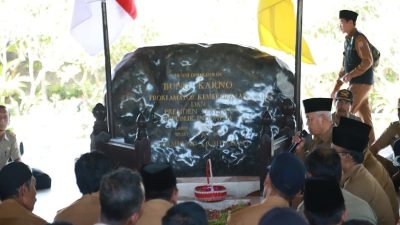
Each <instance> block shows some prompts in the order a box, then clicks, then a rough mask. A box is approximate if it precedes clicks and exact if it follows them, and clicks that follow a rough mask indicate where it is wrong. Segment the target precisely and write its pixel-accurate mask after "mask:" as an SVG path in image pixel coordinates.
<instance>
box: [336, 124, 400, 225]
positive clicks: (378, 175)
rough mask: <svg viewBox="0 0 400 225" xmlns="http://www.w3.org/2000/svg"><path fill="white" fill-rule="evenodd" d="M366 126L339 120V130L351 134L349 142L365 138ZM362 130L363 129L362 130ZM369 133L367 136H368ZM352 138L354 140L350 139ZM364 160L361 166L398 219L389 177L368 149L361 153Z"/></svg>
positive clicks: (396, 202)
mask: <svg viewBox="0 0 400 225" xmlns="http://www.w3.org/2000/svg"><path fill="white" fill-rule="evenodd" d="M366 126H367V125H366V124H364V123H362V122H360V121H356V120H352V119H348V118H344V117H342V118H341V120H340V125H339V128H341V130H347V131H349V132H350V133H351V134H350V135H349V138H350V140H352V141H353V140H354V141H355V140H358V137H359V136H363V137H364V138H367V139H368V137H366V135H367V134H365V132H366V131H367V128H364V127H366ZM363 128H364V129H363ZM370 135H371V133H370V134H369V136H370ZM353 137H354V139H352V138H353ZM363 156H364V160H363V165H364V167H365V168H366V169H367V170H368V172H369V173H371V175H372V176H373V177H374V178H375V180H376V181H378V183H379V184H380V185H381V187H382V189H383V190H384V191H385V193H386V195H387V196H388V198H389V201H390V204H391V205H392V209H393V213H394V216H395V220H396V221H397V220H398V219H399V202H398V201H397V193H396V190H395V189H394V185H393V182H392V180H391V179H390V176H389V174H388V172H387V171H386V169H385V168H384V166H383V165H382V164H381V163H380V162H379V161H378V160H377V159H376V158H375V157H374V156H373V155H372V154H371V152H370V151H369V150H368V148H366V149H364V152H363Z"/></svg>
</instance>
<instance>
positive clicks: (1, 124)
mask: <svg viewBox="0 0 400 225" xmlns="http://www.w3.org/2000/svg"><path fill="white" fill-rule="evenodd" d="M9 122H10V115H9V112H8V110H7V107H6V106H4V105H0V134H1V133H3V132H4V131H6V129H7V127H8V123H9Z"/></svg>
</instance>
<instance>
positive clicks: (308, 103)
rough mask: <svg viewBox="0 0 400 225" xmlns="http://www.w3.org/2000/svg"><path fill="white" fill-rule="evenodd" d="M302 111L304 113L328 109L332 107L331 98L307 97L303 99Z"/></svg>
mask: <svg viewBox="0 0 400 225" xmlns="http://www.w3.org/2000/svg"><path fill="white" fill-rule="evenodd" d="M303 106H304V111H305V112H306V113H311V112H317V111H328V112H330V111H331V109H332V99H331V98H309V99H305V100H303Z"/></svg>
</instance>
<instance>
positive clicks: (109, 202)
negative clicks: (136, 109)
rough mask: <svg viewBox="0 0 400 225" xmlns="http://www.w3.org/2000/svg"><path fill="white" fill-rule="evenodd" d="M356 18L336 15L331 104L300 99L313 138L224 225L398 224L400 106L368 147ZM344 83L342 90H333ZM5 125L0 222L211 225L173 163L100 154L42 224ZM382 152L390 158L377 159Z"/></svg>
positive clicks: (368, 80)
mask: <svg viewBox="0 0 400 225" xmlns="http://www.w3.org/2000/svg"><path fill="white" fill-rule="evenodd" d="M357 16H358V14H357V13H355V12H353V11H350V10H341V11H340V13H339V19H340V25H341V29H342V31H343V32H344V33H346V34H347V35H346V40H345V46H344V48H345V49H344V57H343V67H342V68H341V70H340V73H339V79H338V80H337V82H336V85H335V87H334V89H333V91H332V93H331V98H310V99H305V100H304V101H303V107H304V112H305V115H306V120H307V123H306V124H307V126H308V130H309V132H310V134H309V135H308V136H306V137H302V136H300V132H299V133H297V134H295V135H294V137H293V142H294V143H297V145H296V148H295V151H294V153H289V152H284V153H280V154H278V155H276V156H274V158H273V160H272V162H271V164H270V165H268V166H266V170H267V176H266V177H265V180H264V185H263V187H264V190H263V200H262V201H261V202H260V203H257V204H253V205H250V206H247V207H244V208H241V209H239V210H237V211H233V212H229V215H228V218H227V221H226V224H228V225H242V224H243V225H283V224H285V225H305V224H310V225H336V224H347V225H351V224H358V225H371V224H372V225H395V224H397V222H398V221H399V202H398V199H397V191H398V187H399V180H400V179H399V178H400V172H399V169H398V168H399V166H400V140H399V139H400V122H399V121H400V99H399V105H398V107H397V109H398V117H399V121H396V122H393V123H391V124H390V125H389V127H388V128H387V129H386V130H385V131H384V132H383V134H382V135H381V136H380V137H379V138H378V139H376V140H375V132H374V129H373V124H372V117H371V110H370V109H369V102H368V93H369V91H370V90H371V87H372V84H373V69H372V63H373V59H372V55H371V50H370V48H369V42H368V39H367V38H366V37H365V35H363V34H362V33H360V32H359V31H357V29H356V27H355V25H356V20H357ZM343 83H349V88H348V89H340V87H341V85H342V84H343ZM333 104H334V106H335V112H334V113H331V111H332V105H333ZM355 114H357V115H358V116H356V115H355ZM8 123H9V112H8V111H7V108H6V107H5V106H0V200H1V202H0V224H4V225H19V224H21V225H22V224H24V225H25V224H26V225H43V224H59V225H93V224H96V225H133V224H137V225H206V224H208V219H207V213H206V210H205V209H204V208H203V207H202V206H201V205H200V204H198V203H196V202H195V201H187V202H179V201H178V199H179V198H178V197H179V190H178V188H177V179H176V176H175V174H174V172H173V165H169V164H166V163H155V162H152V163H149V164H146V165H143V166H142V167H141V168H140V170H139V171H133V170H131V169H128V168H115V167H114V165H113V163H112V161H111V160H110V159H109V158H107V157H106V156H105V155H104V154H103V153H101V152H98V151H91V152H88V153H85V154H82V155H81V156H80V157H79V158H78V159H77V160H76V162H75V176H76V184H77V186H78V188H79V190H80V192H81V194H82V196H81V197H80V198H79V199H77V200H76V201H75V202H73V203H72V204H71V205H69V206H66V207H65V208H63V209H60V210H59V211H58V212H57V214H56V216H55V218H54V220H53V221H45V220H44V219H43V218H41V217H40V216H38V215H35V214H34V213H33V212H32V211H33V208H34V205H35V202H36V190H37V188H38V184H37V181H38V180H39V179H40V178H39V177H38V176H35V174H34V173H33V171H32V169H31V168H30V167H29V166H28V165H26V164H25V163H23V162H22V161H21V152H20V149H19V147H18V144H17V141H16V136H15V134H14V133H12V132H11V131H9V130H7V126H8ZM389 145H391V146H392V148H393V150H394V160H389V159H387V158H384V157H382V156H380V155H379V154H378V153H379V151H380V150H381V149H383V148H385V147H387V146H389ZM49 187H50V186H48V187H47V188H49Z"/></svg>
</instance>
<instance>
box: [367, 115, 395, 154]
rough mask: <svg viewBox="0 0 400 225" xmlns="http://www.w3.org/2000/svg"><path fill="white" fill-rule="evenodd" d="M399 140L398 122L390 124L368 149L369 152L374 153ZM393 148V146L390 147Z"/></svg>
mask: <svg viewBox="0 0 400 225" xmlns="http://www.w3.org/2000/svg"><path fill="white" fill-rule="evenodd" d="M399 138H400V122H399V121H396V122H392V123H390V125H389V127H387V128H386V130H385V131H384V132H383V133H382V135H381V136H380V137H379V138H378V140H376V141H375V142H374V143H373V144H372V145H371V147H370V150H371V152H373V153H376V152H378V151H379V150H381V149H383V148H385V147H386V146H389V145H393V142H394V141H395V140H397V139H399ZM392 147H393V146H392Z"/></svg>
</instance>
